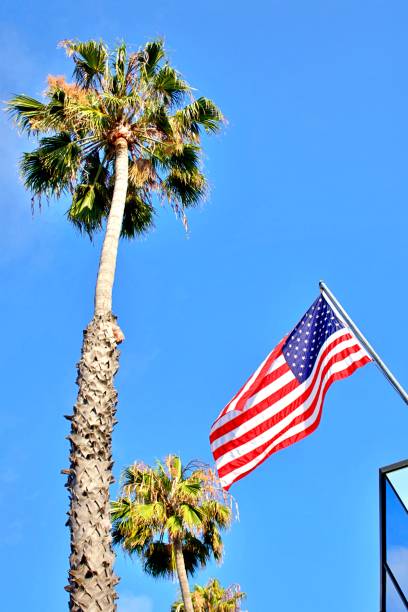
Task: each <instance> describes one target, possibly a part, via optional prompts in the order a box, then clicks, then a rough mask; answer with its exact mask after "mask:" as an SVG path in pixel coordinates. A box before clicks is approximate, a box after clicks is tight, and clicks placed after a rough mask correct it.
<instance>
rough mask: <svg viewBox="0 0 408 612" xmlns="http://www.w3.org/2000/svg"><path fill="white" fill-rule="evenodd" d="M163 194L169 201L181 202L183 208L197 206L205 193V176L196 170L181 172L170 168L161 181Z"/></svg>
mask: <svg viewBox="0 0 408 612" xmlns="http://www.w3.org/2000/svg"><path fill="white" fill-rule="evenodd" d="M162 190H163V193H164V195H165V196H166V197H167V198H168V199H169V200H170V202H175V203H181V205H182V206H183V207H184V208H189V207H192V206H197V204H198V203H199V202H200V201H202V200H203V199H204V198H205V196H206V193H207V182H206V179H205V176H204V175H203V174H202V173H201V172H200V171H198V170H196V171H195V172H182V171H180V170H177V169H174V170H172V171H171V172H170V173H169V174H168V176H167V177H166V179H165V180H164V181H163V183H162Z"/></svg>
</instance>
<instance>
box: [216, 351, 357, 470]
mask: <svg viewBox="0 0 408 612" xmlns="http://www.w3.org/2000/svg"><path fill="white" fill-rule="evenodd" d="M354 348H355V347H350V349H354ZM356 348H357V351H356V350H353V351H352V352H350V350H349V349H345V350H344V351H341V352H340V353H337V354H336V355H334V356H333V357H331V358H330V359H329V361H328V362H327V364H326V365H325V366H324V368H323V370H322V371H321V372H320V371H319V372H318V376H319V377H320V381H319V385H318V387H317V392H316V395H315V397H314V399H313V401H312V403H311V404H310V406H309V407H308V409H307V410H306V411H305V412H303V413H302V414H300V415H298V416H297V417H295V418H294V419H293V420H292V421H291V422H290V423H288V425H286V427H284V428H283V429H282V430H281V431H279V432H278V433H276V434H275V436H273V437H272V438H270V439H269V440H267V441H266V442H264V443H263V444H261V445H260V446H258V447H257V448H255V449H253V450H251V451H249V452H248V453H246V454H245V455H241V457H237V458H235V459H233V460H232V461H230V462H229V463H226V464H225V465H223V466H222V467H221V468H220V469H219V470H218V473H219V475H220V476H224V475H226V474H228V473H230V472H232V471H233V470H234V469H236V468H238V467H241V466H242V465H244V464H245V463H248V462H249V461H252V460H253V459H255V458H256V457H257V456H258V455H260V454H261V453H262V452H263V451H264V450H265V449H266V448H268V447H269V446H270V445H271V444H272V443H273V441H274V440H276V439H277V438H279V437H280V436H282V435H283V434H284V433H285V432H287V431H289V429H291V428H292V427H294V426H295V425H298V424H299V423H301V422H302V421H306V420H307V419H308V418H309V417H310V416H311V415H312V414H313V412H314V410H315V408H316V405H317V402H318V401H319V395H320V394H319V391H320V385H321V381H322V380H323V379H324V377H325V376H326V374H327V372H328V371H329V369H330V368H331V367H332V366H333V365H334V364H335V363H337V362H339V361H342V360H343V359H344V358H345V357H347V356H349V355H350V354H352V353H354V352H358V351H359V350H360V347H359V346H358V347H356ZM350 367H351V366H350ZM319 370H320V366H319ZM346 370H347V369H346ZM343 371H345V370H343ZM343 371H342V372H343ZM342 372H339V374H341V373H342ZM353 372H354V370H353ZM347 375H348V374H347ZM316 378H317V377H316ZM316 378H315V380H314V381H313V384H312V385H310V386H309V387H308V388H307V389H306V390H305V393H303V394H302V395H301V396H300V397H299V398H297V400H295V401H294V402H292V404H290V406H289V407H287V408H285V409H284V411H282V412H285V413H286V414H290V413H291V412H293V411H294V410H295V409H296V408H298V407H299V406H300V405H302V404H303V403H304V402H305V401H306V400H307V399H308V397H309V396H310V394H311V393H312V392H313V390H315V391H316V387H315V382H316ZM343 378H344V377H343ZM329 380H330V379H329ZM326 384H327V383H326ZM322 397H324V396H322ZM279 414H281V413H279ZM286 414H285V415H284V416H286ZM276 416H277V415H274V416H273V417H272V418H271V419H269V420H270V421H275V423H274V424H276V423H277V422H279V421H280V420H281V418H278V419H276V418H275V417H276ZM264 423H265V422H263V423H261V424H260V425H259V426H258V427H256V428H254V429H252V430H250V431H249V432H246V433H245V434H243V435H242V436H241V438H240V440H241V442H240V444H238V445H236V446H235V448H237V447H239V446H241V445H242V444H244V443H246V442H250V441H251V440H253V439H255V438H256V437H257V436H258V435H259V434H258V433H257V430H258V429H262V431H260V433H263V431H267V430H268V429H269V428H268V427H266V428H265V429H263V426H264ZM234 442H235V440H232V441H230V442H227V443H226V444H225V445H223V446H221V447H220V449H226V448H227V447H228V446H229V445H230V444H231V445H233V444H234ZM220 449H216V450H217V451H218V450H220ZM228 450H230V449H229V448H228ZM231 450H232V449H231ZM227 452H228V451H227V450H223V451H222V452H221V453H220V455H219V456H221V455H225V454H227ZM214 456H215V453H214Z"/></svg>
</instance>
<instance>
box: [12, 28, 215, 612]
mask: <svg viewBox="0 0 408 612" xmlns="http://www.w3.org/2000/svg"><path fill="white" fill-rule="evenodd" d="M61 44H62V46H63V47H64V48H65V49H66V51H67V53H68V56H70V57H71V58H72V60H73V62H74V72H73V82H72V83H68V82H67V81H66V80H65V78H64V77H49V78H48V87H47V90H46V92H45V94H44V99H43V100H42V101H41V100H37V99H34V98H32V97H29V96H27V95H17V96H15V97H14V98H13V99H12V100H10V101H9V102H8V110H9V111H10V113H11V114H12V115H13V117H14V118H15V121H16V123H17V126H18V128H19V129H20V130H21V131H22V132H24V133H26V134H28V135H29V136H31V137H33V138H34V139H35V140H37V148H35V149H34V150H33V151H31V152H28V153H25V154H24V155H23V157H22V160H21V173H22V177H23V180H24V183H25V186H26V188H27V189H28V190H30V191H31V193H32V194H33V199H32V202H33V203H35V202H36V201H38V202H39V203H40V204H41V198H46V199H49V198H56V199H58V198H61V197H64V198H69V199H70V205H69V208H68V211H67V218H68V220H69V221H71V222H72V223H73V224H74V225H75V226H76V227H77V228H79V230H81V231H82V232H86V233H88V234H89V235H90V236H91V237H92V236H93V235H94V234H95V233H96V232H97V231H98V230H102V229H103V228H105V235H104V240H103V246H102V252H101V256H100V263H99V269H98V276H97V281H96V289H95V307H94V315H93V318H92V320H91V322H90V323H89V325H88V327H87V328H86V330H85V331H84V338H83V345H82V354H81V360H80V362H79V364H78V378H77V384H78V386H79V391H78V397H77V402H76V404H75V407H74V411H73V415H72V416H68V417H67V418H68V419H69V420H70V421H71V434H70V436H69V440H70V468H69V470H64V472H65V473H67V474H68V482H67V487H68V489H69V493H70V511H69V518H68V525H69V527H70V530H71V556H70V572H69V586H67V587H66V589H67V590H68V591H69V593H70V609H71V610H74V611H86V610H92V611H93V610H104V611H106V612H110V611H113V610H115V609H116V605H115V599H116V594H115V584H116V582H117V578H116V577H115V575H114V573H113V561H114V555H113V551H112V540H111V533H110V514H109V513H110V503H109V486H110V483H111V482H112V456H111V437H112V429H113V425H114V423H115V419H114V417H115V410H116V403H117V394H116V391H115V389H114V386H113V379H114V375H115V373H116V371H117V369H118V356H119V353H118V350H117V344H118V343H119V342H121V341H122V340H123V334H122V332H121V330H120V328H119V327H118V325H117V323H116V318H115V316H114V315H113V314H112V288H113V282H114V276H115V268H116V258H117V251H118V243H119V239H120V238H121V237H125V238H134V237H136V236H137V235H139V234H141V233H143V232H146V231H148V230H149V229H150V228H152V226H153V220H154V214H155V207H156V204H157V203H158V202H161V201H163V200H166V201H168V202H169V203H170V205H171V206H172V207H173V208H174V210H175V211H176V213H177V214H178V215H179V216H180V217H181V218H182V219H183V222H184V223H186V217H185V211H186V209H187V208H189V207H191V206H194V205H196V204H197V203H198V202H199V201H200V200H202V198H203V196H204V195H205V193H206V185H207V184H206V179H205V176H204V175H203V173H202V171H201V169H200V153H201V134H202V132H203V131H205V132H209V133H211V132H216V131H217V130H218V129H219V128H220V125H221V123H222V115H221V112H220V111H219V109H218V108H217V107H216V106H215V105H214V104H213V102H211V101H210V100H208V99H206V98H203V97H201V98H198V99H194V98H193V95H192V90H191V88H190V86H189V85H188V84H187V83H186V81H184V80H183V79H182V78H181V76H180V74H179V73H178V72H177V71H176V70H175V69H174V68H173V67H172V66H171V65H170V64H169V62H168V61H167V59H166V54H165V50H164V47H163V43H162V42H161V41H160V40H156V41H153V42H149V43H147V44H146V45H145V47H144V48H143V49H142V50H140V51H137V52H134V53H129V52H128V51H127V49H126V46H125V44H121V45H119V46H118V47H116V48H115V49H114V50H113V51H112V52H110V51H109V49H108V47H107V46H106V45H105V44H104V43H103V42H98V41H94V40H90V41H86V42H77V41H63V42H62V43H61Z"/></svg>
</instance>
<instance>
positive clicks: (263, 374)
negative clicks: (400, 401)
mask: <svg viewBox="0 0 408 612" xmlns="http://www.w3.org/2000/svg"><path fill="white" fill-rule="evenodd" d="M292 337H293V336H292ZM287 341H288V339H287V338H285V339H284V340H282V342H280V344H279V345H278V346H277V347H276V348H275V349H274V350H273V351H272V353H271V354H270V355H269V356H268V357H267V358H266V359H265V361H264V362H263V363H262V364H261V366H260V367H259V368H258V369H257V371H256V372H255V373H254V374H253V375H252V376H251V378H250V379H249V381H248V382H247V383H246V384H245V385H244V386H243V387H242V389H241V390H240V391H239V392H238V393H237V395H236V396H235V397H234V398H233V399H232V400H231V402H230V403H229V404H227V406H226V407H225V408H224V410H223V411H222V412H221V414H220V416H219V417H218V418H217V420H216V421H215V423H214V425H213V426H212V428H211V434H210V443H211V449H212V452H213V455H214V458H215V461H216V465H217V470H218V474H219V477H220V479H221V482H222V485H223V487H224V488H225V489H228V488H229V487H230V486H231V484H232V483H233V482H235V481H237V480H239V479H240V478H242V477H243V476H245V475H246V474H248V473H249V472H251V471H252V470H253V469H254V468H255V467H257V466H258V465H259V464H260V463H262V462H263V461H265V459H266V458H267V457H269V456H270V455H271V454H272V453H274V452H276V451H278V450H280V449H282V448H285V447H286V446H289V445H290V444H293V443H294V442H296V441H298V440H300V439H302V438H304V437H305V436H307V435H308V434H310V433H312V431H314V429H316V427H317V425H318V424H319V422H320V417H321V411H322V406H323V401H324V398H325V395H326V393H327V390H328V389H329V387H330V385H331V384H332V383H333V382H334V381H336V380H340V379H342V378H345V377H347V376H349V375H350V374H352V373H353V372H354V371H355V370H356V369H357V368H359V367H361V366H363V365H365V364H366V363H368V362H369V361H371V359H370V358H369V357H368V355H367V353H366V352H365V350H364V349H363V348H362V346H361V345H360V343H359V342H358V340H357V339H356V338H355V336H354V335H353V334H352V333H351V332H350V330H349V329H348V328H345V327H343V326H342V327H340V329H337V330H336V331H335V332H334V333H330V335H329V336H328V337H327V339H326V340H325V341H324V342H323V344H322V345H321V347H320V350H319V352H318V354H317V356H316V358H315V361H314V366H313V369H312V370H311V373H310V375H309V376H308V378H307V379H306V380H305V381H299V379H298V378H297V377H296V375H295V374H294V372H293V371H292V369H291V368H290V366H289V364H288V362H287V361H286V359H285V357H284V355H283V347H284V346H285V344H286V343H287Z"/></svg>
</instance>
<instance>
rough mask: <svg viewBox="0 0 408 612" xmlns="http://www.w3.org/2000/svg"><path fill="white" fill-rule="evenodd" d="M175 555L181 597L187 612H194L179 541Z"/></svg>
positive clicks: (176, 544) (175, 547) (175, 546)
mask: <svg viewBox="0 0 408 612" xmlns="http://www.w3.org/2000/svg"><path fill="white" fill-rule="evenodd" d="M174 554H175V557H176V570H177V576H178V579H179V583H180V590H181V596H182V598H183V602H184V610H185V612H194V608H193V604H192V601H191V593H190V587H189V584H188V579H187V572H186V566H185V563H184V556H183V547H182V544H181V542H178V541H177V542H175V543H174Z"/></svg>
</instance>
